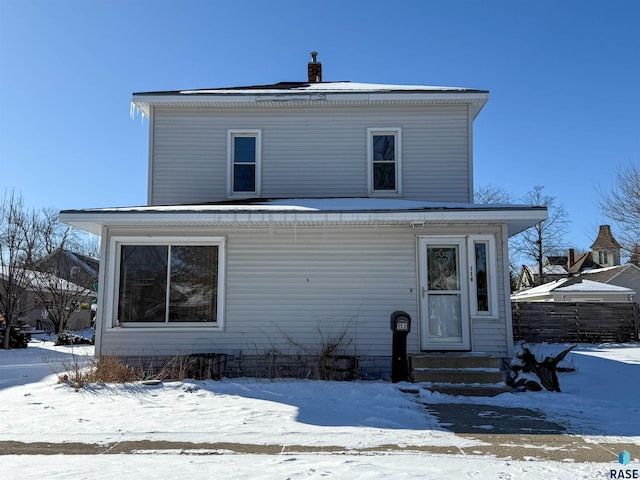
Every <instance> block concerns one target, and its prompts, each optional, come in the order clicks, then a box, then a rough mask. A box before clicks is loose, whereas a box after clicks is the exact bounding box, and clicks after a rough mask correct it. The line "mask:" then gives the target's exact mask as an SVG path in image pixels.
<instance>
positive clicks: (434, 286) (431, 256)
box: [427, 245, 463, 344]
mask: <svg viewBox="0 0 640 480" xmlns="http://www.w3.org/2000/svg"><path fill="white" fill-rule="evenodd" d="M459 254H460V252H459V247H458V246H457V245H433V246H428V247H427V312H428V332H429V342H431V343H447V344H451V343H462V342H463V332H462V292H461V290H460V268H459Z"/></svg>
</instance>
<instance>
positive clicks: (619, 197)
mask: <svg viewBox="0 0 640 480" xmlns="http://www.w3.org/2000/svg"><path fill="white" fill-rule="evenodd" d="M599 193H600V198H599V201H598V205H599V207H600V209H601V210H602V213H603V214H604V215H605V216H606V217H608V218H610V219H611V220H613V221H614V222H615V223H616V224H617V226H618V232H616V238H617V240H618V243H620V245H621V246H622V248H623V251H624V252H625V253H627V254H628V255H631V254H632V252H633V251H634V249H637V248H638V245H640V167H639V166H638V165H627V166H624V167H620V168H619V169H618V173H617V174H616V180H615V185H614V186H613V188H612V190H611V192H609V193H606V192H602V191H600V192H599Z"/></svg>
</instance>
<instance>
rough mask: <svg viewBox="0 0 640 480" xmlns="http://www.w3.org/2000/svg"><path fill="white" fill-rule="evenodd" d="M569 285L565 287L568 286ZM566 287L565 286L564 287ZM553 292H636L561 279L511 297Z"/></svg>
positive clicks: (588, 281) (541, 294)
mask: <svg viewBox="0 0 640 480" xmlns="http://www.w3.org/2000/svg"><path fill="white" fill-rule="evenodd" d="M567 283H568V285H565V284H567ZM563 285H565V286H563ZM551 292H559V293H568V292H571V293H577V292H585V293H587V292H590V293H595V292H599V293H622V294H631V295H633V294H635V291H634V290H632V289H630V288H626V287H619V286H617V285H609V284H607V283H602V282H594V281H593V280H580V279H579V281H576V279H575V278H561V279H559V280H555V281H553V282H548V283H545V284H542V285H539V286H537V287H533V288H529V289H527V290H523V291H521V292H518V293H514V294H513V295H511V299H512V300H525V299H527V298H533V297H540V296H543V295H545V294H550V293H551Z"/></svg>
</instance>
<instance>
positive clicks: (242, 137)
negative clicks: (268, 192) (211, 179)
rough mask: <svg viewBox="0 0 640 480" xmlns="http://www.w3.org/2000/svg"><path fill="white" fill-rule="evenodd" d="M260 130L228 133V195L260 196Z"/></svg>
mask: <svg viewBox="0 0 640 480" xmlns="http://www.w3.org/2000/svg"><path fill="white" fill-rule="evenodd" d="M261 152H262V141H261V131H260V130H229V131H228V132H227V157H228V172H229V173H228V179H227V193H228V195H256V196H257V195H260V163H261V162H260V161H261V157H262V155H261Z"/></svg>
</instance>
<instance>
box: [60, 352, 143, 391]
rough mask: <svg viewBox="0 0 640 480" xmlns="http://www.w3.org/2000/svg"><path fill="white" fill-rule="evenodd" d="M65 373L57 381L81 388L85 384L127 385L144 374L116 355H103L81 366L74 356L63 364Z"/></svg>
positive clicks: (140, 378)
mask: <svg viewBox="0 0 640 480" xmlns="http://www.w3.org/2000/svg"><path fill="white" fill-rule="evenodd" d="M63 367H64V368H65V370H66V371H67V373H65V374H62V375H59V376H58V378H59V381H60V382H64V383H69V384H70V385H71V386H73V387H75V388H81V387H83V386H84V385H85V384H87V383H127V382H135V381H138V380H143V379H144V372H142V371H141V370H136V369H134V368H133V367H131V366H129V365H127V364H126V363H123V362H122V361H121V360H120V358H119V357H118V356H116V355H103V356H101V357H98V358H95V359H92V360H91V361H90V362H89V364H88V365H87V366H83V365H81V364H80V362H79V361H78V359H77V357H76V356H75V355H74V356H73V360H72V361H70V362H65V363H63Z"/></svg>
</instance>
